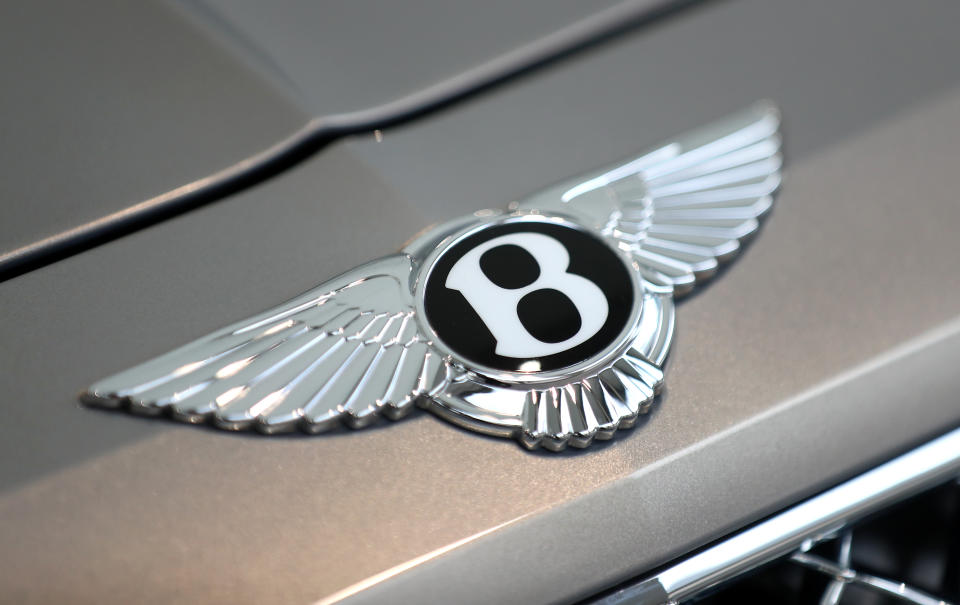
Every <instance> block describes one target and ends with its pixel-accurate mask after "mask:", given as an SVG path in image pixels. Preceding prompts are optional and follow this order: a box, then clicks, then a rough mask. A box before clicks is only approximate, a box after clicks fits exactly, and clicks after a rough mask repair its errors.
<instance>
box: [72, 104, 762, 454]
mask: <svg viewBox="0 0 960 605" xmlns="http://www.w3.org/2000/svg"><path fill="white" fill-rule="evenodd" d="M779 124H780V118H779V114H778V112H777V110H776V109H775V108H774V107H773V106H771V105H770V104H768V103H761V104H758V105H756V106H754V107H751V108H750V109H748V110H745V111H744V112H742V113H740V114H737V115H735V116H732V117H730V118H727V119H725V120H721V121H720V122H718V123H716V124H712V125H710V126H707V127H705V128H703V129H700V130H697V131H695V132H693V133H689V134H686V135H684V136H681V137H679V138H678V139H676V140H673V141H669V142H667V143H665V144H663V145H660V146H658V147H656V148H655V149H653V150H652V151H650V152H648V153H645V154H643V155H642V156H640V157H639V158H637V159H633V160H631V161H629V162H627V163H625V164H619V165H616V166H614V167H608V168H606V169H603V170H602V171H600V172H599V173H596V174H591V175H588V176H585V177H581V178H578V179H574V180H572V181H571V182H570V183H566V184H562V185H560V186H558V187H553V188H550V189H548V190H546V191H544V192H542V193H539V194H537V195H535V196H533V197H532V198H530V199H527V200H524V201H522V202H520V203H516V204H513V205H512V206H511V209H510V210H508V211H506V212H504V211H499V210H485V211H478V212H476V213H474V214H473V215H470V216H467V217H464V218H463V219H460V220H457V221H452V222H450V223H447V224H444V225H441V226H439V227H435V228H433V229H431V230H430V231H428V232H426V233H424V234H422V235H420V236H419V237H418V238H417V239H415V240H414V241H413V242H412V243H411V244H410V245H408V246H407V247H406V248H405V249H404V250H403V252H402V253H401V254H399V255H396V256H392V257H387V258H384V259H382V260H379V261H374V262H372V263H370V264H368V265H364V266H362V267H359V268H357V269H354V270H353V271H350V272H347V273H345V274H343V275H341V276H340V277H338V278H336V279H334V280H332V281H330V282H327V283H324V284H322V285H320V286H318V287H317V288H315V289H313V290H311V291H309V292H307V293H305V294H303V295H301V296H299V297H297V298H294V299H293V300H290V301H288V302H287V303H285V304H283V305H281V306H279V307H276V308H274V309H271V310H269V311H266V312H264V313H262V314H260V315H257V316H255V317H252V318H250V319H249V320H245V321H241V322H239V323H236V324H234V325H231V326H229V327H227V328H224V329H222V330H220V331H218V332H215V333H213V334H211V335H209V336H206V337H204V338H202V339H200V340H198V341H196V342H194V343H191V344H189V345H186V346H185V347H182V348H180V349H177V350H175V351H172V352H170V353H168V354H166V355H163V356H161V357H158V358H156V359H154V360H152V361H149V362H147V363H144V364H142V365H139V366H136V367H134V368H132V369H130V370H127V371H125V372H121V373H119V374H117V375H115V376H112V377H110V378H107V379H105V380H102V381H100V382H98V383H96V384H94V385H93V386H92V387H90V389H89V390H88V391H87V392H86V393H84V394H83V395H82V396H81V400H82V401H83V402H85V403H87V404H90V405H95V406H101V407H110V408H125V409H128V410H130V411H132V412H134V413H140V414H144V415H159V414H166V415H168V416H170V417H173V418H175V419H177V420H181V421H184V422H189V423H201V422H205V421H208V420H209V421H211V422H212V423H213V424H214V425H216V426H218V427H220V428H225V429H229V430H239V429H247V428H256V429H257V430H259V431H261V432H264V433H276V432H285V431H290V430H293V429H296V428H300V429H302V430H304V431H306V432H309V433H318V432H322V431H326V430H329V429H331V428H335V427H337V426H339V425H340V424H342V423H343V424H346V425H347V426H350V427H353V428H358V427H363V426H367V425H369V424H370V423H371V422H372V421H373V420H374V419H376V417H377V416H378V415H380V414H381V413H384V414H386V415H387V416H388V417H391V418H398V417H401V416H403V415H405V414H406V413H407V412H409V411H410V409H412V406H413V404H414V403H416V402H419V404H420V405H422V406H423V407H425V408H427V409H430V410H433V411H435V412H437V414H438V415H440V416H441V417H443V418H446V419H448V420H450V421H452V422H455V423H457V424H460V425H462V426H465V427H467V428H471V429H474V430H477V431H479V432H482V433H485V434H488V435H499V436H506V437H514V438H516V439H518V440H519V441H520V442H521V443H522V444H523V445H524V446H526V447H528V448H531V449H533V448H537V447H540V446H541V445H542V446H544V447H546V448H547V449H549V450H553V451H559V450H562V449H564V448H565V447H566V446H567V445H573V446H575V447H586V446H588V445H590V444H591V443H592V442H593V441H594V439H609V438H610V437H612V436H613V433H614V432H615V431H616V430H617V429H619V428H627V427H630V426H632V425H633V424H634V423H635V422H636V420H637V417H638V416H639V415H640V414H642V413H646V412H648V411H649V409H650V406H651V404H652V402H653V399H654V397H655V396H656V394H657V392H658V391H659V390H660V388H661V385H662V384H663V372H662V370H661V366H662V365H663V363H664V360H665V358H666V356H667V353H668V351H669V349H670V343H671V338H672V335H673V326H674V311H673V301H672V298H673V296H674V295H678V294H685V293H687V292H689V291H690V290H691V289H692V287H693V285H694V284H695V283H696V281H698V280H700V281H702V280H703V279H705V278H707V277H709V276H712V275H713V274H714V273H715V272H716V269H717V266H718V263H719V261H721V260H728V259H730V258H732V257H733V256H734V254H735V253H736V252H737V250H738V249H739V247H740V240H741V239H743V238H745V237H747V236H748V235H750V234H752V233H753V232H754V231H755V230H756V229H757V228H758V227H759V223H758V222H757V218H758V217H759V216H760V215H762V214H763V213H764V212H766V211H767V210H768V209H769V208H770V206H771V204H772V198H771V197H770V196H771V194H772V193H773V192H774V190H775V189H776V188H777V187H778V186H779V183H780V176H779V174H780V166H781V160H780V156H779V153H778V152H779V148H780V140H779V135H778V128H779ZM537 226H540V227H550V228H553V229H555V228H557V227H559V226H562V229H564V230H566V229H571V230H573V231H584V232H586V233H592V234H593V235H591V236H589V237H592V238H598V239H599V241H602V242H604V243H605V244H606V245H609V247H610V248H611V249H612V250H613V251H615V255H614V256H613V257H611V258H613V260H612V263H619V262H622V263H623V265H624V267H623V268H621V269H620V271H625V273H626V274H628V275H629V278H628V280H629V285H628V286H626V287H627V288H628V290H630V293H629V299H630V301H632V303H627V302H620V299H619V298H618V299H616V300H615V299H613V298H610V296H611V293H610V292H604V291H602V290H600V289H599V288H598V287H597V285H596V284H595V283H593V282H592V281H591V280H590V279H589V278H585V277H583V276H576V277H572V275H573V274H572V273H568V272H567V271H568V266H569V265H570V263H571V260H570V256H571V255H573V256H574V257H576V255H577V254H578V253H579V254H585V252H584V251H583V250H580V249H569V248H568V247H567V246H568V244H561V243H560V242H559V240H556V239H554V238H553V237H552V236H547V235H544V234H533V232H532V231H525V230H530V229H534V228H537ZM501 227H507V228H510V229H512V230H513V231H515V232H516V233H515V234H514V235H506V236H502V237H498V238H496V239H494V240H491V244H493V243H495V242H497V241H500V240H504V241H509V242H510V244H508V247H509V246H513V247H514V248H516V246H517V244H520V245H521V247H522V245H523V244H522V242H523V241H527V240H526V239H524V238H530V237H532V238H534V240H533V242H534V244H532V245H534V247H537V246H538V245H540V244H538V243H537V242H540V243H541V244H542V242H543V240H544V239H545V240H546V244H545V245H547V246H548V248H547V249H544V250H545V251H544V252H543V253H541V254H542V255H541V256H539V257H537V258H536V259H535V261H534V262H535V263H537V264H538V265H539V267H538V268H537V277H535V278H533V279H532V280H531V281H530V283H529V284H526V286H529V288H539V289H538V290H536V291H534V290H530V293H531V294H533V293H535V292H565V294H561V296H565V297H566V300H568V301H570V300H573V301H576V300H578V299H582V298H583V296H584V295H585V292H587V291H588V290H590V289H592V290H596V292H597V296H599V298H598V299H592V298H590V297H588V299H589V300H591V301H593V302H589V303H584V304H581V303H579V302H575V306H576V310H575V311H574V312H573V316H571V318H568V319H573V320H575V321H576V324H577V330H576V332H577V334H581V333H583V332H584V331H587V332H589V333H588V334H586V336H584V337H583V338H580V339H577V338H575V336H576V335H575V336H569V335H568V336H564V337H561V338H559V339H556V338H554V337H553V336H552V335H548V336H542V335H538V336H536V337H532V338H531V339H529V342H530V343H532V344H533V347H534V350H548V351H550V354H559V353H574V352H575V351H578V350H579V349H578V347H579V345H581V344H585V341H586V340H587V339H588V338H590V337H593V336H601V329H602V328H604V326H606V325H607V322H608V316H609V317H611V318H612V317H613V316H614V314H615V313H617V312H619V313H623V314H625V317H626V318H627V319H626V322H625V323H622V324H619V325H614V326H613V332H612V335H610V336H604V338H605V340H604V341H603V342H601V343H600V347H599V349H596V350H593V349H592V350H591V352H589V353H583V354H578V355H579V356H578V357H574V358H572V359H569V360H566V361H564V362H563V363H562V365H561V366H560V367H557V368H553V367H549V368H548V367H543V368H541V365H540V364H541V362H545V360H547V359H550V358H551V357H550V354H546V353H536V354H534V353H530V354H529V355H528V354H526V353H522V352H521V353H515V352H510V353H501V355H504V356H506V357H509V358H511V359H524V358H526V359H528V361H526V362H523V363H520V364H519V365H518V366H517V368H516V369H505V368H494V367H488V366H484V365H483V364H482V362H481V363H478V362H477V361H476V360H474V359H472V358H470V357H469V356H467V357H465V356H464V354H463V353H462V352H461V351H458V350H457V348H456V347H453V348H451V347H450V346H448V345H446V344H445V343H444V338H443V337H442V336H440V335H439V334H438V333H437V332H436V329H435V328H434V327H433V326H432V325H431V321H428V317H429V315H430V311H429V309H427V308H425V304H426V302H427V301H429V300H430V296H431V294H430V290H429V289H428V284H429V283H430V282H429V280H430V277H431V275H432V273H434V272H435V267H436V266H437V264H438V262H439V261H440V260H441V259H442V258H444V255H448V254H451V253H452V252H451V251H452V250H454V249H455V247H456V246H458V245H460V243H461V242H467V241H470V240H471V239H472V238H474V237H476V236H481V237H483V236H484V234H485V233H493V230H495V229H497V228H501ZM524 234H526V235H524ZM518 237H519V238H520V239H517V238H518ZM471 245H472V244H471ZM554 246H556V250H555V249H554ZM481 248H482V246H477V248H476V250H477V255H478V256H477V259H479V258H480V256H479V254H480V252H479V251H480V249H481ZM497 249H500V248H497ZM527 249H528V250H532V249H531V248H527ZM524 254H527V255H529V253H528V252H525V253H524ZM562 255H566V256H567V258H566V260H564V261H561V264H560V265H556V266H555V267H554V268H553V269H549V270H548V269H547V264H548V263H549V259H550V258H556V257H558V256H562ZM476 262H478V263H479V260H477V261H476ZM458 264H459V263H458ZM597 269H599V270H601V271H609V270H614V269H615V268H614V267H611V268H609V269H605V268H603V267H595V268H594V270H597ZM513 270H515V268H513V267H509V266H508V267H502V268H499V269H498V271H500V272H501V273H502V274H503V275H506V274H507V273H510V272H511V271H513ZM488 274H489V272H488V270H487V269H484V270H483V271H479V265H478V269H477V270H475V271H474V272H470V271H468V272H467V273H465V274H464V280H465V281H464V280H461V281H462V283H464V285H463V286H459V287H458V286H453V285H451V280H452V279H453V278H452V277H451V278H450V279H448V280H447V282H446V288H452V289H456V290H461V289H462V288H468V287H469V288H473V287H475V283H476V282H477V281H478V280H481V281H483V280H487V279H493V278H489V277H485V276H486V275H488ZM451 275H452V274H451ZM556 275H559V276H563V277H565V278H566V279H561V278H560V277H556ZM444 279H446V278H444ZM570 280H574V281H573V283H572V284H570ZM495 281H496V279H494V282H495ZM494 282H491V284H493V283H494ZM492 287H493V290H492V294H491V295H490V296H491V297H492V298H502V297H503V296H505V295H509V294H510V292H511V291H512V290H516V287H515V286H512V285H511V286H508V287H500V284H499V283H496V284H494V285H493V286H492ZM464 292H466V291H465V290H464ZM483 296H487V295H483ZM527 296H529V294H528V295H527ZM524 298H526V296H524ZM468 300H470V298H469V297H468ZM518 300H523V299H518ZM469 304H470V305H471V306H472V307H473V308H474V310H475V312H476V313H478V314H479V318H480V319H481V321H482V322H483V323H484V324H485V326H486V328H487V329H489V330H492V331H493V335H494V338H495V341H496V343H497V352H498V353H499V352H500V351H501V348H503V347H505V345H506V344H508V341H509V340H510V339H515V338H516V337H517V336H516V334H517V332H524V331H526V328H525V327H524V326H525V324H523V323H522V322H520V321H517V322H516V324H515V325H509V326H506V327H505V328H503V329H502V331H501V332H497V331H496V330H495V329H494V326H495V325H496V324H497V323H498V322H501V321H502V319H499V318H500V317H501V316H503V315H504V313H506V314H507V315H510V314H516V313H517V312H518V309H519V307H516V306H515V305H516V304H519V303H513V305H514V307H513V309H514V310H511V309H510V308H509V307H510V305H507V307H503V305H502V304H494V308H493V310H492V312H489V313H488V314H485V313H482V312H481V309H480V308H479V307H477V306H476V305H477V304H478V303H477V302H474V301H472V300H470V303H469ZM613 304H631V308H629V309H621V310H619V311H617V310H616V309H611V308H609V305H613ZM545 311H547V309H546V308H542V309H540V310H539V313H542V312H545ZM467 312H469V311H467ZM601 314H602V317H601V316H600V315H601ZM594 320H599V321H594ZM590 322H593V323H595V324H596V325H595V326H593V327H591V328H590V329H587V328H588V325H587V324H589V323H590ZM461 325H462V324H461ZM559 327H560V328H563V326H559ZM456 329H457V330H458V331H462V330H465V329H466V328H463V327H458V328H456ZM557 329H558V326H557V325H552V326H550V331H551V332H552V333H556V331H557ZM462 336H463V337H464V338H466V339H468V340H472V339H474V338H479V335H476V336H475V335H473V334H464V335H462ZM531 336H532V335H531ZM544 339H545V340H544ZM525 346H527V347H529V346H530V344H527V345H525ZM523 348H524V346H521V347H520V349H521V350H522V349H523Z"/></svg>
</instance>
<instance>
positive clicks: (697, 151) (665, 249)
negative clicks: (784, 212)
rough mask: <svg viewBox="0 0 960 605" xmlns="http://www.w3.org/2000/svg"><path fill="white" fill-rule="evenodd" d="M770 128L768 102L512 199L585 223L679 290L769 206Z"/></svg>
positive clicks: (733, 249)
mask: <svg viewBox="0 0 960 605" xmlns="http://www.w3.org/2000/svg"><path fill="white" fill-rule="evenodd" d="M779 126H780V116H779V112H778V111H777V110H776V108H775V107H773V106H772V105H771V104H769V103H765V102H763V103H758V104H757V105H755V106H753V107H751V108H750V109H748V110H746V111H744V112H742V113H739V114H737V115H734V116H731V117H729V118H727V119H725V120H722V121H720V122H717V123H715V124H712V125H710V126H707V127H706V128H703V129H701V130H697V131H694V132H691V133H688V134H686V135H683V136H681V137H679V138H677V139H676V140H674V141H671V142H668V143H666V144H664V145H661V146H659V147H657V148H655V149H653V150H652V151H650V152H648V153H646V154H644V155H642V156H641V157H639V158H637V159H635V160H632V161H630V162H627V163H626V164H621V165H617V166H615V167H613V168H607V169H604V170H602V171H598V172H596V173H594V174H592V175H588V176H587V177H583V178H581V179H577V180H575V181H572V182H566V183H563V184H561V185H559V186H557V187H553V188H551V189H549V190H547V191H544V192H541V193H539V194H537V195H535V196H533V197H531V198H530V199H528V200H525V201H523V202H521V203H520V204H518V206H520V207H526V208H537V209H540V210H559V211H563V212H567V213H569V214H573V215H575V216H579V217H580V218H582V219H585V220H587V221H589V223H590V224H591V226H593V227H595V228H597V229H600V230H601V231H603V232H604V233H605V234H606V235H609V236H611V237H613V238H615V239H616V240H617V242H618V243H619V245H620V247H621V248H623V249H624V250H628V251H629V252H630V253H631V254H632V255H633V257H634V259H635V260H636V261H637V263H638V265H639V267H640V271H641V274H642V275H643V277H644V279H646V280H647V281H648V282H649V283H652V284H655V285H659V286H664V287H672V289H673V292H674V295H682V294H685V293H687V292H689V291H690V290H691V289H692V288H693V286H694V285H695V284H696V283H699V282H701V281H703V280H704V279H706V278H709V277H710V276H712V275H713V274H714V273H715V272H716V270H717V268H718V266H719V264H721V263H723V262H724V261H727V260H729V259H730V258H732V257H733V256H734V255H735V254H736V253H737V251H738V250H739V249H740V243H741V241H742V240H743V239H744V238H746V237H748V236H749V235H751V234H752V233H753V232H754V231H756V230H757V228H758V227H759V222H758V219H759V218H760V217H761V216H762V215H763V214H764V213H766V212H767V210H769V209H770V207H771V205H772V203H773V202H772V196H773V194H774V192H775V191H776V190H777V188H778V187H779V185H780V169H781V165H782V159H781V156H780V136H779V134H778V130H779Z"/></svg>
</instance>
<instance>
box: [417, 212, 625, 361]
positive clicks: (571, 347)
mask: <svg viewBox="0 0 960 605" xmlns="http://www.w3.org/2000/svg"><path fill="white" fill-rule="evenodd" d="M526 234H534V235H532V236H531V235H526ZM506 236H510V237H506ZM543 236H547V237H543ZM493 240H497V241H493ZM565 257H568V258H565ZM565 261H566V262H565ZM564 264H565V266H563V265H564ZM629 271H630V270H629V269H628V267H627V265H626V264H625V263H624V262H623V260H622V259H621V258H620V256H619V255H618V253H617V252H616V251H615V250H614V249H613V248H612V247H611V246H609V245H608V244H607V243H606V242H604V241H603V240H602V239H601V238H599V237H597V236H595V235H593V234H592V233H590V232H589V231H586V230H582V229H578V228H576V227H574V226H570V225H567V224H564V223H561V222H545V221H544V222H540V221H515V222H508V223H500V224H491V225H489V226H486V227H485V228H481V229H480V230H479V231H476V232H474V233H472V234H471V235H469V236H467V237H465V238H463V239H461V240H460V241H458V242H456V243H455V244H454V245H452V246H451V247H450V248H448V249H446V250H445V251H444V252H443V253H442V254H441V255H440V256H439V258H437V260H436V262H435V264H434V266H433V267H432V268H431V269H430V270H429V272H428V274H427V280H426V284H425V286H424V289H423V296H424V301H423V304H424V311H425V319H426V321H427V323H428V324H429V325H430V327H431V328H432V329H433V331H434V333H435V334H436V337H437V338H438V339H439V340H440V341H441V342H442V343H443V344H444V345H446V347H447V348H449V349H450V351H451V352H453V353H454V354H455V355H456V356H457V357H459V358H460V359H461V360H463V361H464V362H466V363H468V364H469V363H470V362H473V363H476V364H478V365H480V366H483V367H487V368H493V369H495V370H501V371H509V372H525V373H526V372H536V371H540V372H548V371H552V370H559V369H562V368H566V367H569V366H572V365H576V364H578V363H581V362H584V361H587V360H589V359H592V358H594V357H595V356H596V355H598V354H599V353H601V352H602V351H604V350H606V349H607V348H608V347H609V346H610V345H612V344H614V343H615V342H616V341H617V339H619V338H622V335H623V333H624V330H625V328H626V327H627V322H628V321H629V320H630V317H631V314H632V311H633V305H634V304H635V302H637V301H635V300H634V298H635V297H634V289H633V288H634V286H633V280H632V278H631V275H630V272H629ZM561 273H562V274H569V275H570V276H576V277H572V278H570V277H566V275H561ZM558 284H559V285H558ZM565 290H566V291H565ZM578 290H579V291H578ZM584 291H589V292H590V296H589V297H585V295H584V293H583V292H584ZM478 293H479V294H478ZM481 294H482V295H481ZM574 299H576V300H574ZM471 301H472V302H471ZM577 301H579V303H578V302H577ZM590 301H592V302H590ZM597 301H605V305H604V304H603V303H598V302H597ZM588 303H589V304H588ZM474 305H476V306H474ZM578 305H579V306H578ZM604 306H605V308H604ZM604 313H605V315H604ZM584 314H586V316H584ZM604 317H605V319H604ZM601 322H602V323H601ZM581 332H582V333H581ZM495 333H496V334H499V335H501V337H502V338H501V342H499V343H498V340H497V338H496V337H495V336H494V334H495ZM498 344H499V346H498ZM505 344H509V347H506V348H505ZM501 353H506V354H501ZM531 362H534V363H531Z"/></svg>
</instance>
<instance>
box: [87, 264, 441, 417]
mask: <svg viewBox="0 0 960 605" xmlns="http://www.w3.org/2000/svg"><path fill="white" fill-rule="evenodd" d="M411 270H412V268H411V262H410V259H409V258H408V257H407V256H405V255H398V256H393V257H388V258H385V259H382V260H379V261H374V262H373V263H370V264H368V265H366V266H363V267H360V268H358V269H356V270H354V271H351V272H350V273H348V274H346V275H344V276H342V277H341V278H338V279H336V280H334V281H333V282H329V283H327V284H324V285H322V286H319V287H317V288H315V289H313V290H311V291H309V292H307V293H305V294H303V295H301V296H299V297H297V298H295V299H293V300H291V301H289V302H287V303H285V304H283V305H280V306H279V307H276V308H274V309H271V310H269V311H266V312H264V313H261V314H260V315H257V316H255V317H252V318H250V319H248V320H245V321H242V322H239V323H236V324H234V325H232V326H229V327H227V328H224V329H222V330H220V331H218V332H215V333H213V334H210V335H209V336H206V337H205V338H201V339H200V340H197V341H195V342H193V343H191V344H188V345H186V346H184V347H181V348H179V349H177V350H175V351H172V352H170V353H167V354H166V355H162V356H160V357H157V358H156V359H153V360H151V361H148V362H147V363H145V364H143V365H140V366H137V367H135V368H132V369H130V370H127V371H125V372H122V373H120V374H117V375H115V376H113V377H111V378H107V379H105V380H102V381H100V382H99V383H97V384H95V385H93V386H92V387H91V388H90V390H89V391H88V392H87V393H85V394H84V395H83V396H82V399H83V401H84V402H85V403H89V404H93V405H101V406H107V407H129V408H130V410H131V411H134V412H139V413H145V414H159V413H168V414H170V415H171V416H173V417H174V418H177V419H179V420H184V421H187V422H203V421H206V420H208V419H212V420H213V422H214V424H216V425H217V426H219V427H222V428H227V429H244V428H248V427H251V426H252V427H255V428H256V429H258V430H260V431H262V432H267V433H273V432H281V431H287V430H291V429H294V428H301V429H303V430H305V431H308V432H320V431H323V430H326V429H328V428H331V427H333V426H336V425H338V424H339V423H341V422H344V423H346V424H347V425H348V426H352V427H360V426H365V425H366V424H368V423H369V422H371V421H372V420H374V419H375V418H376V417H377V416H378V415H379V414H380V413H381V412H383V413H385V414H386V415H387V416H389V417H392V418H396V417H399V416H401V415H403V414H404V413H405V412H407V411H409V410H410V409H412V405H413V404H414V402H415V401H416V400H417V399H418V398H419V397H421V396H427V395H430V394H432V393H434V392H435V391H437V390H438V389H440V388H442V387H443V386H444V385H445V384H446V382H447V381H448V380H449V378H450V375H449V374H450V368H449V366H448V365H447V363H446V362H445V361H444V360H443V359H442V358H441V356H440V355H439V354H438V353H437V352H436V351H435V350H434V349H433V348H432V346H431V343H430V342H428V341H427V340H426V339H424V338H423V337H422V336H421V334H420V331H419V328H418V325H417V320H416V317H415V310H414V307H413V302H412V298H411V295H410V290H409V283H408V282H409V278H410V273H411Z"/></svg>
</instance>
